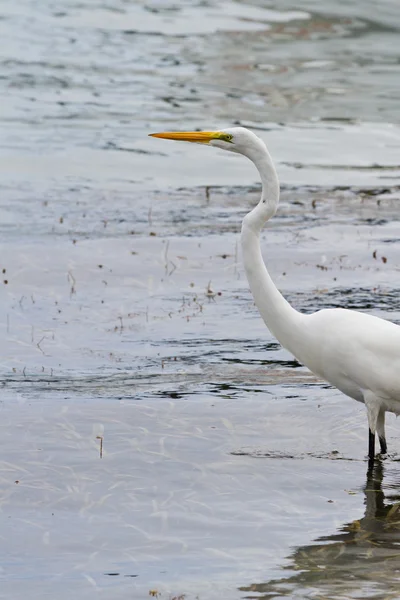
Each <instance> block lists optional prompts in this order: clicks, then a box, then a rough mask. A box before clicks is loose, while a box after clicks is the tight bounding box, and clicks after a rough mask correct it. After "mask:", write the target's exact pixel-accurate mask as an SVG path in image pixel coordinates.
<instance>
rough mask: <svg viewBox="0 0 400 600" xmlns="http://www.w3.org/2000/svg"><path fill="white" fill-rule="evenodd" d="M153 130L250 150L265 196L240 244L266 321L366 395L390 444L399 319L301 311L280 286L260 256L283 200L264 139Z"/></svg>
mask: <svg viewBox="0 0 400 600" xmlns="http://www.w3.org/2000/svg"><path fill="white" fill-rule="evenodd" d="M151 135H153V136H154V137H161V138H166V139H175V140H183V141H189V142H197V143H202V144H209V145H211V146H216V147H218V148H222V149H224V150H229V151H231V152H236V153H239V154H243V155H244V156H247V158H249V159H250V160H251V161H252V162H253V163H254V164H255V166H256V167H257V169H258V171H259V173H260V177H261V181H262V195H261V200H260V202H259V203H258V204H257V206H256V207H255V208H254V209H253V210H252V211H251V212H250V213H249V214H248V215H246V217H245V218H244V219H243V225H242V236H241V239H242V250H243V262H244V267H245V270H246V275H247V279H248V281H249V285H250V289H251V292H252V294H253V297H254V301H255V303H256V305H257V308H258V310H259V311H260V314H261V316H262V318H263V319H264V322H265V324H266V325H267V327H268V328H269V330H270V331H271V333H272V334H273V335H274V336H275V337H276V338H277V339H278V340H279V342H280V343H281V344H282V346H283V347H284V348H287V350H289V352H291V353H292V354H293V355H294V356H295V357H296V358H297V359H298V360H299V361H300V362H301V363H303V364H304V365H306V366H307V367H308V368H309V369H310V371H312V372H313V373H315V374H316V375H318V376H319V377H321V378H322V379H325V380H326V381H328V382H329V383H331V384H332V385H334V386H335V387H337V388H338V389H339V390H341V391H342V392H343V393H344V394H346V395H347V396H350V397H351V398H354V399H355V400H358V401H359V402H364V403H365V405H366V407H367V414H368V423H369V428H370V438H369V439H370V441H369V457H370V459H372V458H373V456H374V440H375V432H377V433H378V435H379V438H380V442H381V449H382V452H386V441H385V411H391V412H393V413H395V414H400V327H399V326H398V325H394V324H393V323H390V322H389V321H385V320H384V319H379V318H377V317H373V316H371V315H366V314H364V313H359V312H355V311H352V310H344V309H341V308H334V309H328V310H321V311H319V312H316V313H314V314H311V315H304V314H301V313H299V312H297V311H296V310H295V309H294V308H292V307H291V306H290V304H289V303H288V302H287V301H286V300H285V299H284V298H283V296H282V295H281V293H280V292H279V291H278V289H277V288H276V287H275V285H274V283H273V281H272V279H271V277H270V276H269V273H268V271H267V268H266V266H265V263H264V261H263V258H262V256H261V249H260V240H259V235H260V231H261V229H262V228H263V226H264V225H265V223H266V221H268V219H270V218H271V217H273V216H274V214H275V212H276V209H277V207H278V203H279V182H278V177H277V174H276V171H275V168H274V165H273V162H272V159H271V157H270V155H269V153H268V150H267V148H266V146H265V144H264V142H263V141H262V140H261V139H260V138H259V137H257V136H256V135H255V134H254V133H252V132H251V131H249V130H248V129H244V128H242V127H235V128H232V129H224V130H222V131H211V132H168V133H159V134H151Z"/></svg>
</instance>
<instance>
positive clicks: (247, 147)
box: [149, 127, 265, 157]
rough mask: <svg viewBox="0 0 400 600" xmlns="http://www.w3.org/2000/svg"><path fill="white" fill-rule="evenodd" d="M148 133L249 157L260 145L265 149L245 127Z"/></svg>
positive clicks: (258, 139)
mask: <svg viewBox="0 0 400 600" xmlns="http://www.w3.org/2000/svg"><path fill="white" fill-rule="evenodd" d="M149 135H150V136H151V137H156V138H163V139H166V140H177V141H182V142H192V143H196V144H206V145H208V146H214V147H216V148H221V149H222V150H228V152H236V153H238V154H244V155H245V156H248V157H251V156H252V154H253V153H254V151H257V150H260V147H262V148H263V149H264V150H265V145H264V142H263V141H262V140H261V139H260V138H259V137H258V136H256V135H255V133H253V132H252V131H250V130H249V129H246V128H245V127H231V128H229V129H221V130H220V131H167V132H164V133H150V134H149Z"/></svg>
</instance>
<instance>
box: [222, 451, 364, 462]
mask: <svg viewBox="0 0 400 600" xmlns="http://www.w3.org/2000/svg"><path fill="white" fill-rule="evenodd" d="M231 454H232V455H233V456H249V457H252V458H268V459H269V458H270V459H277V460H307V459H309V458H316V459H323V460H343V461H351V462H353V461H358V462H360V460H361V459H357V458H351V457H345V456H343V455H342V454H341V453H340V452H338V451H337V450H332V451H331V452H322V453H319V452H305V453H299V454H292V453H288V452H284V451H279V452H276V451H273V450H271V451H268V450H261V449H257V448H240V449H239V450H233V451H232V452H231ZM366 461H367V459H365V461H364V462H366Z"/></svg>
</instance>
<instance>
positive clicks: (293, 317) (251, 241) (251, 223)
mask: <svg viewBox="0 0 400 600" xmlns="http://www.w3.org/2000/svg"><path fill="white" fill-rule="evenodd" d="M247 156H248V158H249V159H250V160H251V161H253V162H254V164H255V165H256V167H257V169H258V171H259V173H260V176H261V181H262V194H261V200H260V202H259V203H258V204H257V206H256V207H255V208H254V209H253V210H252V211H251V212H250V213H249V214H248V215H246V216H245V218H244V219H243V224H242V234H241V242H242V252H243V262H244V268H245V271H246V275H247V279H248V282H249V285H250V290H251V293H252V294H253V298H254V301H255V303H256V305H257V308H258V310H259V312H260V314H261V316H262V318H263V320H264V322H265V324H266V326H267V327H268V329H269V330H270V331H271V333H272V334H273V335H274V336H275V337H276V338H277V340H278V341H279V342H280V343H281V344H282V346H283V347H284V348H286V349H287V350H289V351H290V352H291V353H292V354H293V355H294V356H296V357H297V358H299V359H300V357H301V356H302V355H303V352H302V350H304V330H305V327H306V324H305V320H306V315H302V314H301V313H299V312H297V311H296V310H295V309H294V308H293V307H292V306H290V304H289V303H288V302H287V301H286V300H285V298H284V297H283V296H282V294H281V293H280V292H279V290H278V289H277V288H276V286H275V285H274V282H273V281H272V279H271V277H270V275H269V273H268V271H267V268H266V266H265V263H264V260H263V258H262V255H261V248H260V239H259V236H260V231H261V229H262V228H263V226H264V224H265V223H266V222H267V221H268V219H270V218H271V217H273V216H274V214H275V212H276V209H277V207H278V203H279V181H278V176H277V174H276V171H275V168H274V165H273V163H272V159H271V157H270V155H269V153H268V151H267V149H266V147H265V146H264V144H263V143H262V146H261V145H260V147H259V148H258V150H257V152H254V153H253V152H249V153H248V154H247Z"/></svg>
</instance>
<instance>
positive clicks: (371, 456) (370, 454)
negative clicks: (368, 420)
mask: <svg viewBox="0 0 400 600" xmlns="http://www.w3.org/2000/svg"><path fill="white" fill-rule="evenodd" d="M374 458H375V434H374V433H372V431H371V430H369V438H368V459H369V462H370V464H371V463H373V462H374Z"/></svg>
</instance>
